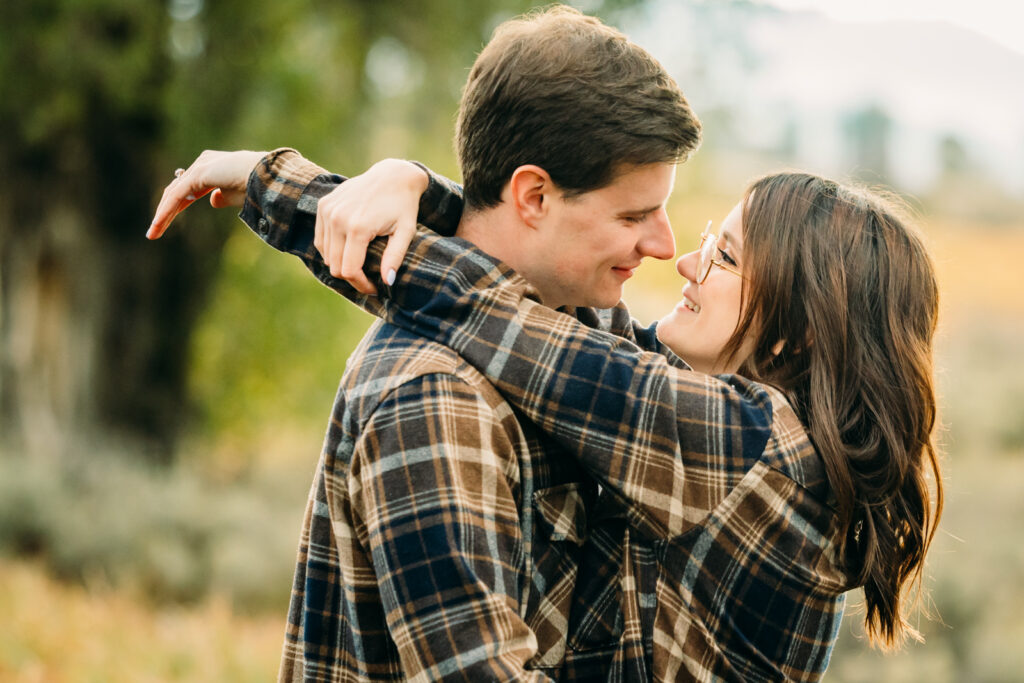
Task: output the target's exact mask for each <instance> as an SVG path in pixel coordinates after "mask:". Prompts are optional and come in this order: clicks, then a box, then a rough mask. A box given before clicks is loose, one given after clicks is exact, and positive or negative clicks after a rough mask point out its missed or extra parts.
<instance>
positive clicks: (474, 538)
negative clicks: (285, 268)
mask: <svg viewBox="0 0 1024 683" xmlns="http://www.w3.org/2000/svg"><path fill="white" fill-rule="evenodd" d="M341 181H342V178H341V177H340V176H332V175H329V174H326V172H325V171H324V170H323V169H321V168H319V167H318V166H315V165H314V164H311V163H310V162H308V161H306V160H305V159H302V157H300V156H299V155H298V154H297V153H295V152H294V151H290V150H280V151H278V152H275V153H272V154H271V155H269V156H268V157H267V158H265V159H264V160H263V161H262V162H261V163H260V164H259V165H258V167H257V168H256V170H255V171H254V172H253V175H252V176H251V178H250V181H249V187H248V195H247V200H246V205H245V207H244V208H243V211H242V218H243V220H245V222H246V223H247V224H249V225H250V227H252V228H253V229H254V230H255V231H256V232H257V233H258V234H259V235H260V236H261V237H263V238H264V239H265V240H266V241H267V242H268V243H269V244H271V245H272V246H274V247H275V248H277V249H280V250H282V251H285V252H289V253H293V254H295V255H297V256H299V257H300V258H301V259H302V260H303V261H304V262H305V263H306V265H307V266H308V267H309V268H310V269H311V270H312V271H313V272H314V273H315V274H316V275H317V276H318V277H319V278H320V279H321V280H322V281H324V282H325V283H327V284H329V286H332V287H334V288H336V289H338V290H339V291H343V292H344V293H346V294H347V295H349V296H351V297H354V298H355V299H356V300H357V301H359V302H361V303H362V305H364V306H368V307H370V308H371V309H373V308H374V307H375V306H379V300H378V299H373V298H366V297H361V296H358V295H356V294H355V293H354V292H353V291H352V290H350V289H348V290H346V289H345V287H346V286H345V284H344V283H342V282H341V281H338V280H335V279H334V278H332V277H331V276H330V274H329V272H328V271H327V269H326V268H325V267H324V265H323V262H322V260H321V259H320V257H319V254H318V253H317V252H316V250H315V249H314V248H313V246H312V238H313V229H314V219H315V211H316V202H317V200H318V199H319V197H321V196H323V195H324V194H326V193H327V192H328V191H330V190H331V189H333V187H334V186H335V185H337V183H339V182H341ZM454 189H455V188H453V187H451V186H449V185H447V184H446V183H445V182H444V181H443V180H442V179H438V178H437V177H433V178H432V179H431V185H430V188H429V189H428V192H427V193H426V195H425V196H424V201H423V204H422V206H423V207H425V208H429V210H428V211H426V213H424V214H421V219H422V220H424V221H425V222H428V223H431V224H433V225H436V226H444V227H447V228H448V229H449V231H450V230H453V229H454V226H455V225H456V224H457V222H458V216H459V212H460V211H461V202H459V201H458V196H457V195H456V194H453V191H454ZM377 312H378V313H380V312H381V311H380V310H378V311H377ZM577 315H578V316H579V317H580V318H581V319H583V320H587V321H588V322H589V323H590V324H591V325H593V326H595V327H601V328H604V329H610V330H612V331H614V332H615V333H617V334H619V335H622V336H624V337H626V338H629V339H631V340H633V341H634V342H636V343H639V344H642V345H643V346H645V347H648V348H655V349H661V350H662V351H664V350H665V349H663V348H661V347H660V346H659V344H658V342H657V340H656V339H655V337H654V334H653V329H652V328H643V327H640V326H634V323H633V321H632V320H631V319H630V318H629V316H628V313H627V312H626V311H625V309H624V308H620V309H615V310H613V311H604V312H596V311H589V310H583V309H581V310H579V311H578V312H577ZM675 362H677V363H680V364H681V361H678V359H676V361H675ZM572 450H573V449H571V448H566V447H565V446H564V445H561V444H559V443H558V442H557V441H556V440H555V439H553V438H552V437H550V436H547V435H545V434H544V433H543V432H542V431H541V430H539V429H537V427H536V426H535V425H534V424H533V423H532V422H531V420H529V419H527V418H525V417H524V415H523V413H522V412H521V411H519V410H518V409H516V408H514V407H512V406H511V405H509V403H508V402H507V401H506V400H505V399H504V398H503V397H502V396H501V395H500V393H499V392H498V391H497V390H496V389H495V387H494V386H493V385H492V384H491V383H490V382H489V381H488V380H487V379H485V377H484V376H483V375H482V374H481V373H480V372H479V371H478V370H476V369H474V368H472V367H471V366H470V365H469V364H467V363H466V362H465V361H464V360H463V359H462V358H460V357H459V355H458V354H457V353H456V352H454V351H453V350H452V349H451V348H448V347H446V346H445V345H443V344H439V343H438V342H436V341H434V340H432V339H430V338H428V337H423V336H421V335H417V334H415V333H410V332H408V331H406V330H404V329H402V328H400V327H397V326H395V325H391V324H387V323H377V324H375V325H374V326H373V327H372V328H371V329H370V330H369V332H368V333H367V334H366V336H365V337H364V339H363V341H362V342H361V344H360V345H359V347H358V348H357V349H356V351H355V352H354V353H353V355H352V357H351V358H350V359H349V361H348V368H347V370H346V372H345V375H344V377H343V379H342V382H341V387H340V389H339V392H338V396H337V399H336V401H335V405H334V409H333V414H332V418H331V424H330V426H329V428H328V433H327V437H326V441H325V444H324V449H323V453H322V455H321V458H320V462H319V465H318V468H317V474H316V477H315V481H314V483H313V487H312V490H311V492H310V498H309V502H308V505H307V509H306V515H305V520H304V523H303V531H302V536H301V540H300V547H299V553H298V562H297V567H296V574H295V581H294V584H293V588H292V599H291V606H290V608H289V617H288V624H287V629H286V637H285V646H284V653H283V660H282V666H281V671H280V679H281V680H284V681H295V680H315V681H355V680H415V681H428V680H429V681H433V680H459V681H463V680H465V681H474V682H479V681H491V680H501V681H507V680H545V679H547V678H552V679H557V680H567V681H568V680H578V681H594V680H622V681H625V680H636V681H643V680H650V677H651V675H650V668H649V667H650V656H651V651H652V642H651V633H652V631H651V629H650V628H647V627H645V626H644V625H643V624H641V623H640V622H638V621H636V620H635V619H631V618H629V617H627V615H630V614H641V613H642V614H644V615H647V616H648V617H653V615H654V610H653V605H654V603H655V594H654V591H653V586H651V587H645V586H646V584H644V586H641V585H640V584H638V583H637V577H638V572H644V571H646V572H648V573H650V572H653V571H655V569H656V566H657V565H656V558H655V557H654V556H653V555H652V554H651V552H650V550H649V549H648V548H646V547H645V548H643V549H642V550H640V551H639V554H634V553H632V552H629V549H631V548H633V547H634V544H633V542H632V541H631V534H633V533H634V532H633V531H631V530H630V526H631V521H630V519H629V517H630V511H629V508H628V506H626V505H623V504H621V502H620V501H619V499H618V497H617V496H615V495H613V494H612V493H611V492H610V491H608V490H605V491H601V490H600V488H599V487H598V485H597V483H596V480H595V479H594V478H593V477H592V476H591V475H589V474H588V473H587V472H586V471H585V469H584V468H583V467H582V465H581V464H580V463H579V462H578V461H577V460H576V459H575V458H574V457H572V455H571V452H572ZM636 547H637V548H640V546H636ZM651 575H653V574H651ZM624 601H626V602H629V603H630V605H631V606H630V608H629V611H624V609H623V602H624Z"/></svg>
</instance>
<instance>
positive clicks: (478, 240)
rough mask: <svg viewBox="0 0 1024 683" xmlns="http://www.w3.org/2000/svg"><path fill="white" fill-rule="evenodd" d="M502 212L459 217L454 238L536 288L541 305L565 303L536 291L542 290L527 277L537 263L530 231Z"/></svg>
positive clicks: (493, 210) (489, 210)
mask: <svg viewBox="0 0 1024 683" xmlns="http://www.w3.org/2000/svg"><path fill="white" fill-rule="evenodd" d="M506 208H507V207H505V206H504V205H499V206H498V207H495V208H492V209H484V210H480V211H470V212H466V213H463V214H462V219H461V220H460V221H459V226H458V228H457V229H456V230H455V235H456V236H458V237H461V238H462V239H464V240H466V241H467V242H472V243H473V245H474V246H476V247H478V248H480V249H482V250H483V251H485V252H487V253H488V254H490V255H491V256H493V257H494V258H496V259H499V260H500V261H502V262H503V263H505V264H507V265H509V266H511V267H512V268H513V269H514V270H515V271H516V272H517V273H519V274H520V275H522V276H523V277H525V278H526V279H527V280H530V284H532V285H534V286H535V287H538V293H539V294H540V295H541V300H542V301H543V302H544V303H545V304H547V305H549V306H552V307H558V306H561V305H563V304H564V303H565V302H562V301H557V302H556V301H554V299H553V298H552V297H551V296H550V294H547V293H545V292H543V291H540V290H542V289H543V288H541V287H539V286H538V282H537V281H536V280H535V279H534V278H532V277H531V274H532V273H533V272H534V270H535V268H536V266H535V264H536V262H537V258H536V254H535V253H534V249H535V247H534V246H533V244H532V240H531V238H532V237H533V235H532V233H531V231H530V228H529V227H527V226H525V225H523V224H522V223H521V222H519V221H518V220H516V217H515V216H512V215H509V214H508V213H507V212H506V211H505V209H506Z"/></svg>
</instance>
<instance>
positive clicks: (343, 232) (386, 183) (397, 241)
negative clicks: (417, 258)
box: [313, 159, 429, 295]
mask: <svg viewBox="0 0 1024 683" xmlns="http://www.w3.org/2000/svg"><path fill="white" fill-rule="evenodd" d="M428 181H429V178H428V177H427V174H426V173H425V172H424V171H423V170H422V169H420V168H419V167H418V166H416V165H415V164H412V163H410V162H408V161H402V160H400V159H385V160H383V161H378V162H377V163H376V164H374V165H373V166H371V167H370V168H369V169H368V170H367V171H366V172H365V173H363V174H362V175H357V176H355V177H353V178H350V179H348V180H347V181H345V182H344V183H342V184H341V185H339V186H338V187H337V188H336V189H334V190H332V191H331V193H330V194H328V195H326V196H324V197H323V198H322V199H320V203H319V204H318V205H317V212H316V234H315V236H314V238H313V245H314V246H315V247H316V248H317V250H318V251H319V252H320V255H321V256H322V257H323V259H324V263H325V264H326V265H327V266H328V267H329V268H330V270H331V275H333V276H334V277H336V278H340V279H342V280H346V281H347V282H348V283H349V284H351V285H352V286H353V287H355V288H356V289H357V290H358V291H360V292H362V293H363V294H370V295H375V294H376V293H377V288H376V287H375V286H374V285H373V283H371V282H370V280H369V279H368V278H367V277H366V274H365V273H363V263H364V262H365V260H366V250H367V249H368V248H369V245H370V242H371V241H372V240H373V239H374V238H375V237H379V236H381V235H390V237H389V238H388V244H387V247H386V248H385V249H384V254H383V256H382V258H381V262H380V272H381V277H382V278H383V280H384V281H385V282H387V283H388V284H393V283H394V281H395V275H396V273H397V272H398V268H399V266H401V265H402V258H403V257H404V256H405V252H406V251H407V250H408V249H409V242H411V241H412V237H413V235H414V234H415V233H416V215H417V213H418V212H419V205H420V195H422V194H423V192H424V191H425V190H426V189H427V183H428Z"/></svg>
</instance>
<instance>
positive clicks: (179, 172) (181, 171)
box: [174, 168, 185, 178]
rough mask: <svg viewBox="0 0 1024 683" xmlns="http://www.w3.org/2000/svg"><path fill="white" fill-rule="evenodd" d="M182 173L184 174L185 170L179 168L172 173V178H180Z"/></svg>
mask: <svg viewBox="0 0 1024 683" xmlns="http://www.w3.org/2000/svg"><path fill="white" fill-rule="evenodd" d="M184 172H185V169H183V168H179V169H177V170H176V171H174V177H175V178H180V177H181V174H182V173H184Z"/></svg>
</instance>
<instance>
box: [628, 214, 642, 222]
mask: <svg viewBox="0 0 1024 683" xmlns="http://www.w3.org/2000/svg"><path fill="white" fill-rule="evenodd" d="M646 218H647V215H646V214H645V215H643V216H626V217H625V220H626V222H627V223H633V224H636V223H643V222H644V219H646Z"/></svg>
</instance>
